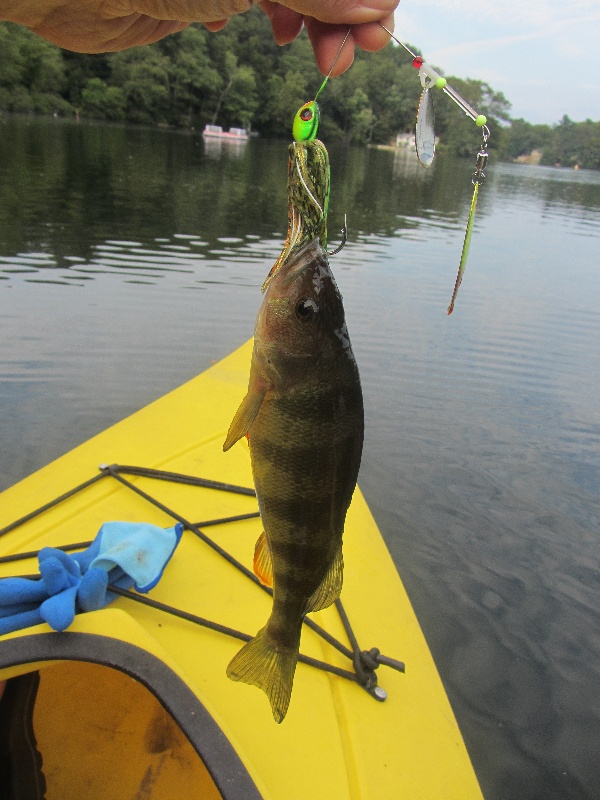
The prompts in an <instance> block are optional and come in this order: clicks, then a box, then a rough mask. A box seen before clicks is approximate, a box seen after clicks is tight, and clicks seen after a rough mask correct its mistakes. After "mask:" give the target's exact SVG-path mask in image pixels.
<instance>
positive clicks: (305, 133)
mask: <svg viewBox="0 0 600 800" xmlns="http://www.w3.org/2000/svg"><path fill="white" fill-rule="evenodd" d="M318 127H319V106H318V105H317V104H316V102H315V101H314V100H310V101H309V102H308V103H305V104H304V105H303V106H302V108H300V109H299V110H298V113H297V114H296V116H295V117H294V123H293V125H292V134H293V136H294V139H295V140H296V141H297V142H312V140H313V139H314V138H315V136H316V135H317V129H318Z"/></svg>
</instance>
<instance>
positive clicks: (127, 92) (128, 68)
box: [110, 47, 172, 125]
mask: <svg viewBox="0 0 600 800" xmlns="http://www.w3.org/2000/svg"><path fill="white" fill-rule="evenodd" d="M110 66H111V84H112V85H114V86H118V87H119V88H120V89H121V90H122V92H123V95H124V97H125V101H126V116H127V119H128V120H130V121H131V122H141V123H145V124H155V125H156V124H160V123H169V122H171V118H172V117H171V109H170V80H169V66H170V61H169V58H168V57H167V56H164V55H163V54H162V53H161V52H160V50H159V49H158V48H156V47H136V48H134V49H132V50H123V51H122V52H120V53H114V54H112V55H111V57H110Z"/></svg>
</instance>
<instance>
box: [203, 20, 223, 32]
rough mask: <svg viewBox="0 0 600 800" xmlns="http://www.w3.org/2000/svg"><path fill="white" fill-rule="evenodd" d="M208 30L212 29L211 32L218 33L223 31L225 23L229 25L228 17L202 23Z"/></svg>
mask: <svg viewBox="0 0 600 800" xmlns="http://www.w3.org/2000/svg"><path fill="white" fill-rule="evenodd" d="M202 24H203V25H204V27H205V28H206V30H208V31H210V32H211V33H216V32H217V31H222V30H223V28H224V27H225V25H227V20H226V19H218V20H216V21H215V22H203V23H202Z"/></svg>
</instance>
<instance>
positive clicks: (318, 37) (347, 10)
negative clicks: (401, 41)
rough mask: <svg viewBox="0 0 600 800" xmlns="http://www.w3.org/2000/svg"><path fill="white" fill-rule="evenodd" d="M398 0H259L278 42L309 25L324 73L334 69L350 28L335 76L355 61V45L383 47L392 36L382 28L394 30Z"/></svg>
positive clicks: (287, 41) (319, 63)
mask: <svg viewBox="0 0 600 800" xmlns="http://www.w3.org/2000/svg"><path fill="white" fill-rule="evenodd" d="M398 3H399V0H371V2H370V3H368V4H367V3H363V2H360V0H281V2H273V0H262V2H260V3H259V5H260V6H261V8H262V9H263V11H264V12H265V14H267V16H268V17H269V18H270V20H271V26H272V28H273V36H274V37H275V40H276V42H277V43H278V44H280V45H283V44H288V43H289V42H291V41H293V40H294V39H295V38H296V36H298V34H299V33H300V31H301V30H302V27H303V26H304V27H306V30H307V33H308V37H309V39H310V41H311V44H312V46H313V50H314V52H315V58H316V59H317V64H318V66H319V69H320V70H321V72H322V73H323V74H324V75H325V74H327V73H328V72H329V70H330V69H331V65H332V64H333V63H334V61H335V59H336V56H337V55H338V52H339V50H340V47H341V45H342V42H343V41H344V37H345V36H346V34H347V33H348V28H351V31H350V35H349V37H348V41H347V42H346V44H345V45H344V48H343V50H342V52H341V53H339V58H338V59H337V61H336V62H335V66H334V68H333V70H332V73H331V74H332V75H334V76H335V75H340V74H341V73H342V72H345V71H346V70H347V69H348V67H349V66H350V65H351V64H352V61H353V59H354V47H355V46H357V47H360V48H361V49H362V50H368V51H371V52H372V51H375V50H381V48H383V47H385V46H386V44H388V42H389V40H390V37H389V35H388V34H387V33H386V32H385V31H384V30H383V28H382V27H381V25H380V24H379V23H380V22H382V23H383V24H384V25H385V26H386V28H388V29H390V30H393V29H394V17H393V12H394V10H395V8H396V7H397V6H398Z"/></svg>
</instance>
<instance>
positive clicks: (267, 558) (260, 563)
mask: <svg viewBox="0 0 600 800" xmlns="http://www.w3.org/2000/svg"><path fill="white" fill-rule="evenodd" d="M254 574H255V575H256V577H257V578H258V579H259V581H260V582H261V583H262V584H263V585H264V586H270V587H271V588H273V557H272V556H271V548H270V547H269V540H268V539H267V536H266V534H265V532H264V531H263V532H262V533H261V535H260V536H259V537H258V541H257V542H256V547H255V548H254Z"/></svg>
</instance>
